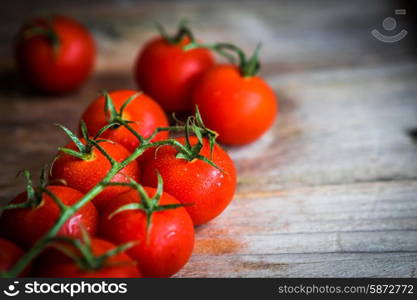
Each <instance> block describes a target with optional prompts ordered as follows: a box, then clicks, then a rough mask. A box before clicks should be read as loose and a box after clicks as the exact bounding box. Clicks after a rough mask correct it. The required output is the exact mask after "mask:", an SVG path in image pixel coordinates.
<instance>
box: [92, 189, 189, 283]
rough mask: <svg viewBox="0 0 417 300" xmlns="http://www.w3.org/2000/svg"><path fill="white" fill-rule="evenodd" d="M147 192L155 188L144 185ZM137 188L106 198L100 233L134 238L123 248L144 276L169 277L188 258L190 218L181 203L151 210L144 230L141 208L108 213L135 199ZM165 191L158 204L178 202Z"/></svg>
mask: <svg viewBox="0 0 417 300" xmlns="http://www.w3.org/2000/svg"><path fill="white" fill-rule="evenodd" d="M145 191H146V192H147V194H148V195H149V196H153V195H154V194H155V192H156V190H155V189H154V188H149V187H145ZM139 201H140V198H139V196H138V192H137V191H135V190H131V191H129V192H126V193H123V194H121V195H119V196H118V197H117V198H116V199H115V200H114V201H112V202H109V203H108V205H107V206H106V207H105V209H104V210H103V214H102V216H101V220H100V229H99V234H100V236H102V237H104V238H105V239H108V240H110V241H113V242H114V243H115V244H122V243H126V242H129V241H137V242H138V245H137V246H134V247H132V248H130V249H128V250H127V253H128V254H129V256H130V257H132V258H133V259H134V260H136V261H137V263H138V267H139V269H140V270H141V272H142V274H143V275H144V277H170V276H171V275H173V274H175V273H176V272H178V271H179V270H180V269H181V268H182V267H183V266H184V265H185V264H186V263H187V261H188V259H189V258H190V256H191V253H192V250H193V247H194V227H193V222H192V220H191V218H190V216H189V215H188V213H187V211H186V210H185V209H184V208H183V207H178V208H175V209H169V210H164V211H158V212H154V213H153V215H152V224H151V227H150V228H149V231H148V233H147V232H146V215H145V213H144V212H143V211H141V210H127V211H123V212H120V213H117V214H115V215H114V216H113V217H112V218H110V219H109V215H110V214H111V213H112V212H114V211H115V210H116V209H118V208H119V207H121V206H123V205H125V204H129V203H138V202H139ZM178 203H179V202H178V201H177V200H176V199H175V198H174V197H172V196H171V195H169V194H167V193H165V192H164V193H163V194H162V197H161V200H160V204H161V205H166V204H178Z"/></svg>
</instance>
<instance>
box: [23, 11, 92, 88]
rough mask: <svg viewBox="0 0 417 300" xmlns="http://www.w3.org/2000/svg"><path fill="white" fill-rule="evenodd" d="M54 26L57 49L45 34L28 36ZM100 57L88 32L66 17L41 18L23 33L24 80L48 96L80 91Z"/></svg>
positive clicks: (24, 28) (27, 26)
mask: <svg viewBox="0 0 417 300" xmlns="http://www.w3.org/2000/svg"><path fill="white" fill-rule="evenodd" d="M36 26H41V27H46V26H50V27H51V28H52V30H53V31H54V32H55V34H56V35H57V37H58V39H59V42H60V43H59V46H58V48H57V49H56V50H55V49H54V48H53V45H52V43H51V41H49V40H48V39H47V38H46V37H45V36H44V35H35V36H32V37H26V36H25V32H27V30H28V29H30V28H33V27H36ZM95 56H96V49H95V43H94V40H93V38H92V36H91V34H90V33H89V32H88V31H87V29H86V28H85V27H84V26H83V25H81V24H80V23H78V22H77V21H76V20H74V19H72V18H69V17H65V16H54V17H52V18H50V19H49V18H37V19H34V20H33V21H32V22H30V23H29V24H27V25H25V26H24V27H23V28H22V30H21V31H20V32H19V34H18V37H17V44H16V62H17V66H18V70H19V72H20V74H21V75H22V77H23V79H24V80H25V81H26V82H27V83H28V84H29V85H31V86H33V87H34V88H37V89H39V90H41V91H43V92H46V93H65V92H70V91H73V90H76V89H77V88H79V87H80V86H81V85H82V84H83V83H84V82H85V81H86V80H87V78H88V77H89V75H90V73H91V71H92V69H93V67H94V61H95Z"/></svg>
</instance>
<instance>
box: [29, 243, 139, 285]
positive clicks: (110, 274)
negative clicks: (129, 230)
mask: <svg viewBox="0 0 417 300" xmlns="http://www.w3.org/2000/svg"><path fill="white" fill-rule="evenodd" d="M61 246H64V247H67V248H68V249H70V250H71V251H73V252H74V253H78V255H80V254H79V252H78V251H77V250H75V249H74V248H73V247H71V246H69V245H67V244H62V245H61ZM115 247H116V246H115V245H114V244H112V243H110V242H108V241H106V240H102V239H98V238H92V239H91V250H92V252H93V254H94V255H96V256H99V255H102V254H104V253H106V252H107V251H109V250H112V249H114V248H115ZM105 264H107V265H104V266H102V267H101V268H99V269H96V270H82V269H80V268H79V266H77V264H76V263H75V262H74V261H73V260H72V259H71V258H69V257H68V256H67V255H65V254H64V253H63V252H61V251H59V250H57V249H54V248H46V249H45V250H44V252H43V253H42V254H41V255H40V257H39V258H38V259H37V260H36V276H37V277H58V278H138V277H142V276H141V274H140V271H139V270H138V268H137V266H136V263H135V261H134V260H132V259H131V258H130V257H129V256H128V255H127V254H126V253H124V252H121V253H119V254H116V255H114V256H111V257H110V258H109V259H107V260H106V262H105Z"/></svg>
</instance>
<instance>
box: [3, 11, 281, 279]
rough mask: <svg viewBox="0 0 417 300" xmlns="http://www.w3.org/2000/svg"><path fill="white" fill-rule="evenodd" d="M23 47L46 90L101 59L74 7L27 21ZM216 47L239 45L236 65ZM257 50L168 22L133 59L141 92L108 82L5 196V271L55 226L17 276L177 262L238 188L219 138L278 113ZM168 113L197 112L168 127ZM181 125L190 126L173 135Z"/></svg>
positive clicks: (34, 80)
mask: <svg viewBox="0 0 417 300" xmlns="http://www.w3.org/2000/svg"><path fill="white" fill-rule="evenodd" d="M16 49H17V52H16V53H17V61H18V66H19V70H20V71H21V73H22V74H23V76H24V79H25V80H26V81H27V82H28V83H29V84H30V85H31V86H33V87H35V88H37V89H39V90H42V91H44V92H49V93H61V92H68V91H72V90H74V89H76V88H78V87H79V86H80V85H81V84H82V83H84V82H85V80H86V79H87V78H88V76H89V74H90V72H91V70H92V67H93V65H94V58H95V46H94V42H93V39H92V37H91V35H90V33H89V32H88V31H87V30H86V29H85V28H84V27H83V26H82V25H80V24H79V23H78V22H76V21H75V20H73V19H70V18H68V17H62V16H57V17H52V18H42V19H36V20H35V21H33V22H31V23H29V24H28V25H27V26H25V27H23V29H22V30H21V31H20V33H19V37H18V42H17V48H16ZM212 52H216V53H220V54H222V55H224V56H226V57H229V58H230V57H231V56H232V54H237V56H238V58H239V62H238V65H234V64H216V63H215V60H214V58H213V54H212ZM258 52H259V49H257V50H256V51H255V53H254V55H253V56H252V57H250V58H247V57H246V56H245V54H244V53H243V52H242V51H241V50H240V49H239V48H237V47H235V46H233V45H230V44H225V43H219V44H213V45H204V44H200V43H199V42H197V41H196V40H195V39H194V36H193V34H192V32H191V31H190V30H189V29H188V27H186V26H185V25H180V27H179V30H178V32H177V34H176V35H174V36H169V35H168V34H167V33H166V32H165V31H164V30H162V29H161V35H160V36H159V37H157V38H156V39H154V40H152V41H150V42H149V43H148V44H147V45H145V47H144V48H143V50H142V51H141V52H140V54H139V57H138V59H137V61H136V63H135V67H134V76H135V79H136V81H137V83H138V85H139V87H140V88H141V90H142V91H143V92H137V91H134V90H116V91H112V92H110V93H107V92H103V93H102V95H100V96H99V97H98V98H96V99H94V100H93V101H92V102H91V103H90V105H89V106H88V107H87V109H86V110H85V111H84V113H83V115H82V117H81V121H80V130H79V133H78V134H75V133H73V132H71V131H70V130H69V129H67V128H66V127H64V126H62V125H59V126H60V127H61V128H62V129H63V130H64V131H65V132H66V133H67V134H68V136H69V137H70V139H71V142H70V143H69V144H68V145H66V146H65V147H61V148H59V153H58V154H57V156H56V157H55V159H54V161H53V162H52V163H51V167H50V170H49V172H43V173H42V174H43V175H42V176H41V180H40V184H39V185H38V186H36V187H35V186H34V185H33V183H32V180H31V178H30V174H29V173H28V172H25V175H26V177H27V180H28V185H27V191H26V192H23V193H21V194H20V195H18V196H17V197H16V198H15V199H14V200H13V201H12V202H11V203H10V204H8V205H6V206H5V207H3V208H2V210H3V211H4V212H3V214H2V215H1V217H0V236H1V238H0V271H2V272H6V273H5V274H7V271H9V270H12V269H13V266H14V265H15V264H16V262H18V261H19V259H21V257H23V256H24V255H25V250H27V251H34V250H33V249H35V250H39V249H38V248H40V247H41V246H42V245H43V244H42V242H43V241H45V240H44V239H43V238H45V236H49V235H52V236H51V238H50V239H49V240H47V242H48V243H46V244H45V247H44V248H43V249H41V250H39V255H37V256H36V259H35V260H34V261H33V262H31V263H30V264H28V265H27V267H26V268H25V269H24V270H23V271H22V272H20V275H21V276H41V277H169V276H171V275H173V274H175V273H176V272H177V271H178V270H180V269H181V268H182V267H183V266H184V265H185V264H186V263H187V261H188V260H189V258H190V256H191V253H192V250H193V246H194V226H197V225H201V224H205V223H207V222H209V221H210V220H212V219H213V218H215V217H216V216H218V215H219V214H220V213H221V212H222V211H223V210H224V209H225V208H226V207H227V205H228V204H229V203H230V201H231V200H232V198H233V195H234V192H235V189H236V170H235V167H234V164H233V161H232V160H231V158H230V157H229V155H228V154H227V152H226V151H224V150H223V149H222V148H221V147H220V146H219V145H218V144H217V143H216V138H218V140H219V141H220V142H222V143H224V144H230V145H241V144H246V143H249V142H251V141H253V140H255V139H257V138H259V137H260V136H261V135H262V134H263V133H264V132H265V131H266V130H267V129H268V128H269V127H270V126H271V124H272V122H273V120H274V118H275V115H276V112H277V102H276V98H275V95H274V93H273V91H272V89H271V88H270V87H269V86H268V85H267V84H266V83H265V81H264V80H263V79H262V78H260V77H258V76H256V73H257V72H258V70H259V68H260V64H259V58H258ZM166 113H177V114H180V115H181V114H182V115H186V114H191V113H192V115H191V116H189V117H188V118H187V120H186V121H185V122H181V121H178V120H177V119H176V118H174V119H175V120H176V121H178V125H175V126H171V127H170V126H169V122H168V118H167V117H166ZM208 128H210V129H208ZM177 131H178V132H183V133H185V136H181V137H170V133H172V132H177ZM115 166H121V167H120V169H118V170H117V173H115V174H111V173H112V171H113V170H114V168H115ZM47 173H48V174H47ZM139 183H140V184H139ZM96 190H97V191H98V192H97V193H96V194H94V197H93V198H92V200H91V201H85V204H84V205H83V206H82V207H80V208H79V209H74V207H76V206H77V204H79V203H81V202H83V199H86V197H88V196H89V195H90V194H91V193H93V192H94V191H96ZM83 203H84V202H83ZM63 216H64V217H65V218H63ZM60 220H64V221H62V222H61V223H62V224H61V223H60ZM23 249H25V250H23Z"/></svg>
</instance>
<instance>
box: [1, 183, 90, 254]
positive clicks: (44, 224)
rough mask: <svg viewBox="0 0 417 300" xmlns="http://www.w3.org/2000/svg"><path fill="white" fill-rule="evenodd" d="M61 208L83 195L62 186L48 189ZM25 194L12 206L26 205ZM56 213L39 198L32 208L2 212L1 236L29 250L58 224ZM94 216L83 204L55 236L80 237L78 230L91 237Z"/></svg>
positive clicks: (47, 200)
mask: <svg viewBox="0 0 417 300" xmlns="http://www.w3.org/2000/svg"><path fill="white" fill-rule="evenodd" d="M48 190H49V191H50V192H52V193H53V194H55V195H56V196H57V197H58V198H59V199H60V200H61V201H62V202H63V203H64V204H66V205H73V204H75V203H76V202H77V201H78V200H79V199H80V198H81V197H82V196H83V194H82V193H80V192H79V191H77V190H75V189H73V188H70V187H66V186H55V185H51V186H48ZM26 199H27V193H26V192H23V193H21V194H20V195H18V196H17V197H16V198H15V199H14V200H13V201H12V203H21V202H24V201H26ZM60 213H61V211H60V209H59V207H58V206H57V205H56V204H55V202H54V200H52V198H51V197H49V196H48V195H46V194H45V193H44V194H43V197H42V202H41V203H40V205H39V206H38V207H35V208H17V209H10V210H6V211H5V212H4V213H3V215H2V216H1V218H0V230H1V231H2V236H5V237H7V238H9V239H10V240H12V241H14V242H16V243H17V244H19V245H21V246H23V247H31V246H32V245H33V244H34V243H35V242H36V241H37V240H38V239H39V238H41V237H42V236H43V235H44V234H45V233H46V232H47V231H48V230H49V229H50V228H51V227H52V226H53V225H54V224H55V222H56V221H57V220H58V218H59V216H60ZM97 222H98V213H97V210H96V208H95V207H94V205H93V204H92V203H87V204H86V205H84V206H83V207H82V208H81V209H80V210H78V211H77V212H76V213H75V214H74V215H73V216H71V217H70V218H69V219H68V220H67V221H66V222H65V224H64V225H63V226H62V227H61V229H60V230H59V233H58V235H61V236H70V237H80V236H81V229H80V227H81V226H84V228H85V229H86V230H87V232H89V233H90V234H92V235H94V234H95V232H96V229H97Z"/></svg>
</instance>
